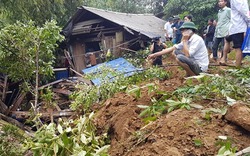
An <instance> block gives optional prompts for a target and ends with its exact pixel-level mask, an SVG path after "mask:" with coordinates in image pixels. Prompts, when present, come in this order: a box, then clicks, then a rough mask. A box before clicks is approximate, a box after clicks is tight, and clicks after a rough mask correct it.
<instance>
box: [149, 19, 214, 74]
mask: <svg viewBox="0 0 250 156" xmlns="http://www.w3.org/2000/svg"><path fill="white" fill-rule="evenodd" d="M180 30H181V33H182V35H183V38H182V41H181V43H179V44H175V45H174V46H173V47H169V48H166V49H164V50H162V51H159V52H157V53H153V54H150V55H149V56H148V59H154V58H156V57H158V56H161V55H164V54H168V53H171V52H174V54H175V57H176V61H177V63H178V64H179V65H180V66H181V67H182V68H183V69H184V70H185V71H186V76H194V75H199V74H200V73H201V72H206V71H207V69H208V64H209V60H208V54H207V48H206V45H205V43H204V41H203V39H202V38H201V37H200V36H199V35H197V34H195V32H196V30H197V28H196V26H195V24H194V23H193V22H185V23H184V24H183V25H182V26H181V27H180Z"/></svg>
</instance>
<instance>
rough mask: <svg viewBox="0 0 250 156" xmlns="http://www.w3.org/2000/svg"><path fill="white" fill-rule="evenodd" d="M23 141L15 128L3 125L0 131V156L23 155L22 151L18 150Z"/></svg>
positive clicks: (22, 137) (21, 135)
mask: <svg viewBox="0 0 250 156" xmlns="http://www.w3.org/2000/svg"><path fill="white" fill-rule="evenodd" d="M23 139H24V136H23V134H21V132H20V130H19V129H18V128H17V127H15V126H13V125H8V124H7V125H4V126H3V127H2V129H1V131H0V155H1V156H22V155H24V150H20V148H22V146H21V143H22V141H23Z"/></svg>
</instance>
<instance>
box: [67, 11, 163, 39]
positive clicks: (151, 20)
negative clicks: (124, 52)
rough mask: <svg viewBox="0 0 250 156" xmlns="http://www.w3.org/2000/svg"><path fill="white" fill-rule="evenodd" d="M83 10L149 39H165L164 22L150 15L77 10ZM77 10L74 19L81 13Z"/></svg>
mask: <svg viewBox="0 0 250 156" xmlns="http://www.w3.org/2000/svg"><path fill="white" fill-rule="evenodd" d="M83 9H85V10H87V11H89V12H91V13H93V14H96V15H98V16H100V17H102V18H105V19H107V20H109V21H111V22H113V23H116V24H118V25H121V26H124V27H125V29H126V27H127V28H129V29H132V30H134V31H136V32H139V33H141V34H143V35H145V36H147V37H149V38H154V37H158V36H161V39H162V40H164V39H165V37H164V29H163V27H164V24H165V22H166V21H164V20H162V19H160V18H158V17H156V16H154V15H152V14H128V13H119V12H113V11H106V10H101V9H96V8H91V7H86V6H82V7H80V8H79V10H83ZM79 10H78V12H77V13H76V14H75V16H74V17H76V16H79V14H80V13H82V11H79ZM77 14H78V15H77ZM71 20H72V19H71ZM68 24H69V23H68Z"/></svg>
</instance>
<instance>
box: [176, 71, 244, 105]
mask: <svg viewBox="0 0 250 156" xmlns="http://www.w3.org/2000/svg"><path fill="white" fill-rule="evenodd" d="M194 79H195V80H198V82H199V83H198V84H194V83H193V80H194ZM186 84H187V86H185V87H182V88H178V89H177V90H176V91H174V92H173V95H175V96H185V97H187V96H188V97H190V98H197V99H199V98H203V99H208V98H222V97H225V98H226V97H231V98H233V99H236V100H238V99H241V100H242V99H243V98H244V97H246V96H245V95H246V89H245V88H244V87H241V86H240V85H239V84H238V83H237V82H235V81H232V79H231V78H230V77H224V76H218V75H208V74H204V75H200V76H195V77H190V78H189V79H188V80H187V82H186Z"/></svg>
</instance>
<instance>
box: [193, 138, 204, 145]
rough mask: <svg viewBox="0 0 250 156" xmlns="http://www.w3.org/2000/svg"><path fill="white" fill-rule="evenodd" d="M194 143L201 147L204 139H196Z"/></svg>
mask: <svg viewBox="0 0 250 156" xmlns="http://www.w3.org/2000/svg"><path fill="white" fill-rule="evenodd" d="M193 143H194V145H195V146H197V147H201V146H202V141H201V140H200V139H194V140H193Z"/></svg>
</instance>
